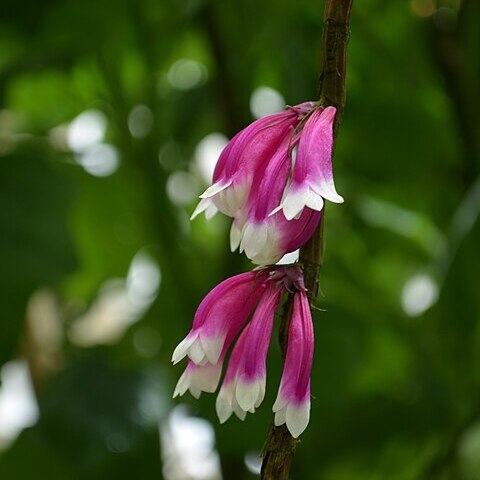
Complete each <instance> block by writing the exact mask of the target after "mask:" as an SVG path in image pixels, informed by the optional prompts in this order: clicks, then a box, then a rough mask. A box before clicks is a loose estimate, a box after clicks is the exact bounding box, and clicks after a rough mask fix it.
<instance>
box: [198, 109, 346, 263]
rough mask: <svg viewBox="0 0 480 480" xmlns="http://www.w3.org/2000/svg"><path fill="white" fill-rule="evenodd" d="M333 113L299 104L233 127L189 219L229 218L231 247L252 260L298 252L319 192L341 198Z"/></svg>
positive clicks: (315, 214)
mask: <svg viewBox="0 0 480 480" xmlns="http://www.w3.org/2000/svg"><path fill="white" fill-rule="evenodd" d="M334 117H335V108H333V107H327V108H326V109H323V108H321V107H318V105H315V104H314V103H313V102H306V103H302V104H300V105H297V106H294V107H289V108H287V109H286V110H285V111H283V112H281V113H277V114H274V115H270V116H268V117H264V118H261V119H259V120H256V121H255V122H253V123H252V124H251V125H249V126H248V127H246V128H245V129H244V130H242V131H240V132H239V133H238V134H237V135H235V137H234V138H233V139H232V140H231V141H230V142H229V144H228V145H227V146H226V147H225V149H224V150H223V152H222V154H221V155H220V158H219V159H218V162H217V165H216V168H215V171H214V174H213V184H212V186H211V187H209V188H208V189H207V190H206V191H205V192H204V193H203V194H202V195H201V196H200V197H201V201H200V203H199V204H198V206H197V208H196V209H195V211H194V212H193V215H192V219H193V218H194V217H196V216H197V215H198V214H199V213H201V212H205V215H206V217H207V219H209V218H211V217H212V216H213V215H215V213H216V212H217V211H220V212H222V213H224V214H225V215H227V216H229V217H232V218H233V222H232V226H231V230H230V247H231V250H232V251H235V250H236V249H237V248H240V251H241V252H242V251H245V254H246V255H247V257H248V258H250V260H252V261H253V262H254V263H256V264H259V265H268V264H272V263H275V262H277V261H278V260H279V259H280V258H281V257H282V256H283V255H285V254H286V253H289V252H292V251H294V250H297V249H298V248H299V247H301V246H302V245H303V244H305V243H306V241H307V240H308V238H309V237H310V236H311V234H312V233H313V231H314V230H315V228H316V226H317V225H318V222H319V219H320V212H321V210H322V208H323V198H326V199H328V200H330V201H333V202H342V201H343V199H342V197H340V196H339V195H338V194H337V193H336V191H335V187H334V184H333V177H332V161H331V153H332V143H333V127H332V125H333V119H334ZM293 152H297V155H296V159H295V161H293V155H292V153H293Z"/></svg>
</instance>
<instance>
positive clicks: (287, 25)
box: [0, 0, 480, 480]
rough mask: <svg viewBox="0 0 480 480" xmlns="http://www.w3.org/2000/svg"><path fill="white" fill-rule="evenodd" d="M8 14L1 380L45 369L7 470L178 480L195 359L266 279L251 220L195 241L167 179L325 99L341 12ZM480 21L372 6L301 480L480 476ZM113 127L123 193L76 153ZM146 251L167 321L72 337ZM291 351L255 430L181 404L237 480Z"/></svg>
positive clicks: (87, 1) (460, 8)
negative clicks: (208, 141)
mask: <svg viewBox="0 0 480 480" xmlns="http://www.w3.org/2000/svg"><path fill="white" fill-rule="evenodd" d="M0 9H1V10H0V12H1V13H0V109H1V111H0V272H1V274H0V307H1V310H0V363H1V364H4V363H6V362H9V361H11V360H12V359H15V358H24V359H26V360H28V362H29V366H30V370H31V373H32V377H33V381H34V385H35V392H36V395H37V398H38V403H39V407H40V418H39V421H38V422H37V423H36V424H35V425H34V426H33V427H31V428H28V429H26V430H24V431H23V432H22V433H21V435H20V436H19V437H18V439H17V440H16V441H15V442H14V443H13V444H11V445H10V446H9V447H8V448H6V447H5V446H4V449H3V451H0V476H1V478H2V479H3V478H5V479H8V480H27V479H28V480H31V479H33V478H35V479H52V480H53V479H55V480H56V479H60V480H70V479H72V480H73V479H75V480H76V479H87V478H88V479H92V480H95V479H102V480H103V479H118V480H121V479H129V480H130V479H132V478H142V479H153V478H156V479H159V478H163V474H162V468H163V467H162V457H161V453H160V443H159V434H158V424H159V423H162V422H165V421H166V419H167V417H168V414H169V412H170V411H171V409H172V408H173V407H174V406H175V403H176V402H175V401H172V400H171V393H172V391H173V387H174V385H175V382H176V379H177V378H178V376H179V375H180V373H181V371H182V368H183V367H181V366H176V367H172V366H171V365H170V362H169V360H170V355H171V352H172V350H173V348H174V346H175V345H176V343H178V342H179V341H180V340H181V338H183V336H184V335H185V333H186V332H187V331H188V329H189V326H190V324H191V320H192V316H193V313H194V311H195V308H196V306H197V305H198V303H199V302H200V300H201V299H202V297H203V296H204V295H205V294H206V292H208V291H209V290H210V289H211V288H213V286H214V285H216V284H217V283H218V282H220V281H221V280H222V279H224V278H225V277H227V276H229V275H232V274H234V273H239V272H241V271H244V270H246V269H248V268H250V266H249V264H248V262H247V261H246V260H245V259H243V258H242V257H241V256H239V255H238V254H231V253H230V252H229V249H228V221H227V220H226V219H224V218H220V217H218V218H215V219H214V220H213V221H212V223H211V224H210V225H209V224H207V223H206V222H205V220H204V219H203V218H200V219H197V220H195V221H194V222H193V223H192V224H191V225H190V224H189V221H188V216H189V214H190V213H191V212H192V210H193V208H194V204H195V201H192V202H191V203H188V205H181V206H179V205H177V204H175V203H172V202H171V201H170V199H169V196H168V195H167V193H166V183H167V180H168V178H169V177H170V175H171V174H172V173H173V172H177V171H179V170H181V171H185V172H191V173H192V174H193V175H194V176H195V175H196V176H197V178H199V177H198V172H197V171H196V169H195V167H194V160H193V158H194V152H195V147H196V146H197V144H198V143H199V142H200V141H201V140H202V138H204V137H205V136H206V135H208V134H210V133H212V132H221V133H223V134H225V135H227V136H231V135H232V134H233V133H234V132H235V131H237V130H238V129H240V128H242V127H243V126H245V125H246V124H247V123H248V122H250V121H252V119H253V118H252V116H251V113H250V110H249V100H250V96H251V94H252V92H253V91H254V89H255V88H257V87H259V86H262V85H266V86H269V87H272V88H274V89H276V90H278V91H279V92H281V94H282V95H283V97H284V98H285V101H286V102H287V103H288V104H295V103H299V102H302V101H305V100H309V99H314V98H315V91H316V80H317V75H318V65H319V44H320V38H321V29H322V12H323V2H322V1H316V0H295V1H286V0H265V1H258V0H247V1H242V0H237V1H231V0H227V1H217V2H214V1H210V2H209V1H201V0H144V1H134V0H97V1H93V0H84V1H78V0H42V1H36V0H35V1H34V0H31V1H19V0H2V2H1V6H0ZM479 22H480V3H479V2H477V1H476V0H464V1H463V2H461V1H460V0H449V1H447V0H444V1H440V2H439V3H438V4H437V2H436V1H434V0H412V1H406V0H405V1H402V0H390V1H385V0H363V1H360V0H357V1H356V2H355V5H354V11H353V16H352V21H351V39H350V44H349V58H348V69H347V70H348V81H347V97H348V98H347V107H346V110H345V115H344V121H343V124H342V127H341V131H340V135H339V137H338V146H337V151H336V155H335V160H334V161H335V175H336V185H337V189H338V191H339V192H340V193H341V194H342V195H343V196H344V197H345V199H346V201H345V203H344V204H343V205H330V204H329V205H327V216H326V226H325V232H326V233H325V234H326V253H325V265H324V270H323V272H322V278H321V288H322V292H323V297H322V299H321V301H320V304H319V307H320V310H319V311H318V312H316V313H315V319H314V320H315V330H316V354H315V360H314V368H313V373H312V395H313V396H314V399H313V400H312V416H311V422H310V425H309V428H308V429H307V431H306V432H305V434H304V435H303V436H302V437H301V444H300V446H299V448H298V451H297V454H296V456H295V462H294V466H293V469H292V478H294V479H302V480H303V479H324V480H350V479H352V480H364V479H365V480H367V479H368V480H379V479H389V480H397V479H398V480H400V479H405V480H410V479H419V480H423V479H452V480H455V479H459V480H477V479H480V460H479V459H480V370H479V368H480V364H479V360H480V358H479V352H480V350H479V348H480V328H479V327H480V281H479V278H478V275H479V272H480V256H479V253H478V252H479V245H480V241H479V240H480V222H479V221H478V214H479V210H480V183H479V173H480V113H479V112H480V95H479V92H478V89H479V85H480V75H479V69H480V34H479V30H478V28H479V27H478V25H479ZM182 58H187V59H191V60H194V61H196V62H199V63H201V64H203V65H204V66H205V68H206V71H207V72H208V76H207V78H206V79H205V81H204V82H201V83H200V84H198V85H196V86H194V88H191V89H188V90H181V89H178V88H175V87H174V86H172V85H171V84H170V83H169V82H168V72H169V69H170V67H171V66H172V64H174V62H176V61H177V60H179V59H182ZM136 105H145V106H147V107H148V108H149V109H150V111H151V112H152V114H153V125H152V128H151V130H150V131H149V132H148V134H146V136H143V137H142V138H134V137H132V135H131V133H130V130H129V127H128V117H129V114H130V113H131V111H132V109H133V108H134V107H135V106H136ZM89 109H96V110H99V111H101V112H103V113H104V115H105V117H106V119H107V130H106V139H105V141H106V142H108V143H109V144H111V145H114V146H115V148H116V149H117V151H118V154H119V161H120V164H119V168H118V170H116V171H115V172H114V173H113V174H112V175H110V176H106V177H95V176H93V175H90V174H89V173H87V172H86V171H85V170H84V169H83V168H82V167H81V166H79V165H78V164H77V163H76V162H75V161H74V155H73V153H72V152H70V151H69V150H68V148H67V149H65V148H63V149H62V148H60V147H59V146H58V142H54V141H52V138H56V137H55V135H57V137H58V136H59V135H60V136H61V133H62V126H65V125H68V123H69V122H71V121H72V120H73V119H74V118H75V117H76V116H77V115H79V114H81V113H82V112H83V111H85V110H89ZM52 129H54V130H53V131H52ZM165 145H168V147H167V148H165ZM172 145H173V146H172ZM160 151H162V152H163V153H162V155H161V158H162V162H161V163H160V162H159V152H160ZM199 181H200V180H199ZM202 186H203V187H204V185H199V190H200V189H201V188H202ZM196 193H198V192H196ZM138 252H143V254H144V255H148V256H149V257H150V258H151V259H153V260H154V261H155V262H156V263H157V264H158V265H159V268H160V271H161V284H160V288H159V292H158V296H157V297H156V298H155V301H154V302H153V304H152V305H151V306H150V307H149V308H148V309H147V311H146V312H145V314H144V315H142V318H141V319H139V320H138V321H137V322H136V323H134V324H132V325H131V326H130V327H129V328H127V329H125V331H124V332H123V334H119V335H118V338H116V339H111V341H110V343H109V344H107V345H102V344H100V345H90V346H81V345H79V344H78V342H77V343H75V342H74V341H72V338H73V337H72V333H71V332H72V331H75V325H76V323H77V322H78V321H79V318H80V317H81V316H82V315H83V314H85V312H87V311H89V309H90V308H91V306H92V305H95V302H98V299H99V297H101V296H102V295H104V294H105V282H107V281H108V280H109V279H110V280H111V279H114V278H117V279H123V280H124V279H125V277H126V276H127V273H128V269H129V265H130V263H131V261H132V259H133V258H134V256H135V255H136V254H137V253H138ZM137 258H138V257H137ZM418 275H427V276H428V278H429V279H430V280H431V281H432V282H433V283H434V284H435V285H437V286H438V294H439V296H438V299H437V301H436V302H434V305H433V306H432V307H431V308H430V309H428V310H426V311H425V312H424V313H423V314H420V315H418V316H409V315H407V314H406V313H405V311H404V309H403V307H402V292H403V291H404V290H403V289H404V286H405V285H406V284H408V282H409V281H411V279H412V278H415V277H416V276H418ZM119 281H120V280H119ZM102 286H103V287H102ZM39 292H40V293H39ZM34 293H35V297H33V298H37V301H36V302H34V301H33V300H32V295H33V294H34ZM38 295H40V300H38ZM42 295H43V296H42ZM420 297H421V295H420ZM42 299H43V300H42ZM29 302H30V303H29ZM42 302H43V303H42ZM45 303H46V304H47V306H48V305H53V306H52V307H51V308H50V309H48V308H47V310H46V311H47V313H46V314H45V315H47V317H48V315H49V313H48V312H51V313H50V315H52V318H50V319H48V318H47V320H50V321H51V322H53V324H54V325H56V327H55V328H57V330H58V332H59V337H58V336H57V337H55V338H54V340H52V342H53V343H52V344H48V345H47V343H48V342H47V343H45V342H42V341H39V340H38V339H36V337H35V332H36V331H37V330H38V329H40V330H41V329H42V326H41V325H40V326H39V325H38V322H39V321H40V320H38V318H39V316H41V312H40V313H39V309H40V307H41V305H43V306H44V307H45ZM27 304H29V305H30V307H31V308H28V309H27ZM32 305H33V307H32ZM45 308H46V307H45ZM113 320H115V318H113ZM47 323H48V322H47ZM273 343H274V345H273V348H271V355H270V357H269V364H268V371H269V376H268V381H267V390H268V393H267V397H266V400H265V402H264V404H263V405H262V406H261V408H260V409H259V411H258V412H257V413H256V414H255V415H253V416H252V415H250V416H249V417H248V418H247V420H246V421H245V422H244V423H241V422H239V421H238V420H236V419H235V420H230V421H229V422H227V424H225V425H223V426H220V425H218V422H217V420H216V418H215V414H214V396H212V395H204V396H203V397H202V398H201V400H200V401H195V400H192V399H191V398H190V397H189V396H188V395H187V396H186V397H185V398H184V399H182V400H181V401H182V402H187V403H188V404H189V405H190V412H191V414H192V415H195V416H200V417H204V418H206V419H208V420H209V421H211V422H212V424H213V426H214V429H215V434H216V448H217V449H218V451H219V454H220V459H221V464H222V469H223V474H224V478H225V479H227V480H235V479H248V478H254V475H253V474H252V473H249V472H248V470H247V469H246V467H245V464H244V457H245V454H246V453H247V452H259V451H260V450H261V448H262V444H263V442H264V439H265V437H266V434H267V432H268V428H269V424H270V422H271V420H272V413H271V405H272V403H273V401H274V399H275V395H276V389H277V386H278V382H279V375H280V371H281V364H280V359H279V355H278V347H277V346H276V345H275V343H276V342H273ZM1 388H2V386H0V389H1ZM146 399H147V400H148V402H147V403H148V408H147V407H145V405H144V404H143V403H142V402H145V401H147V400H146ZM112 439H113V440H112ZM171 478H173V477H171ZM182 478H184V477H182ZM185 478H186V477H185ZM167 480H168V479H167Z"/></svg>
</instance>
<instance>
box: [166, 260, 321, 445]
mask: <svg viewBox="0 0 480 480" xmlns="http://www.w3.org/2000/svg"><path fill="white" fill-rule="evenodd" d="M287 291H290V292H292V291H293V292H294V294H293V311H292V318H291V321H290V326H289V332H288V347H287V354H286V359H285V366H284V370H283V375H282V380H281V383H280V389H279V392H278V396H277V400H276V402H275V404H274V405H273V411H274V412H275V424H276V425H277V426H278V425H282V424H286V425H287V428H288V430H289V431H290V433H291V434H292V436H293V437H298V436H299V435H300V434H301V433H302V432H303V431H304V430H305V428H306V426H307V424H308V421H309V418H310V370H311V366H312V358H313V325H312V317H311V314H310V308H309V304H308V299H307V295H306V291H305V287H304V285H303V275H302V272H301V270H300V269H299V268H297V267H270V268H266V269H262V270H259V271H253V272H248V273H242V274H240V275H236V276H235V277H232V278H229V279H227V280H225V281H224V282H222V283H221V284H220V285H218V286H217V287H215V288H214V289H213V290H212V291H211V292H210V293H209V294H208V295H207V296H206V297H205V299H204V300H203V301H202V303H201V304H200V306H199V307H198V310H197V312H196V314H195V318H194V321H193V327H192V330H191V331H190V333H189V334H188V335H187V336H186V337H185V339H184V340H183V341H182V342H180V344H179V345H178V347H177V348H176V349H175V351H174V353H173V357H172V361H173V362H174V363H177V362H179V361H180V360H182V359H183V358H185V357H188V359H189V361H188V365H187V368H186V370H185V372H184V373H183V375H182V376H181V377H180V379H179V381H178V383H177V387H176V389H175V393H174V396H177V395H183V394H184V393H185V392H186V391H187V390H189V391H190V392H191V393H192V395H194V396H195V397H197V398H198V397H199V396H200V394H201V392H202V391H205V392H214V391H215V390H216V389H217V386H218V384H219V381H220V376H221V372H222V366H223V362H224V360H225V356H226V354H227V352H228V350H229V349H230V347H231V346H232V344H233V342H234V340H235V338H237V336H238V339H237V341H236V343H235V345H234V347H233V349H232V352H231V355H230V359H229V362H228V368H227V371H226V374H225V377H224V379H223V384H222V386H221V388H220V392H219V394H218V397H217V402H216V409H217V415H218V417H219V419H220V422H222V423H223V422H225V421H226V420H228V418H230V416H231V415H232V413H235V415H237V417H239V418H240V419H242V420H243V419H244V418H245V416H246V414H247V412H251V413H253V412H254V411H255V409H256V408H257V407H258V406H259V405H260V404H261V403H262V401H263V398H264V396H265V382H266V373H267V371H266V358H267V351H268V346H269V343H270V338H271V334H272V328H273V321H274V318H275V312H276V310H277V308H278V306H279V304H280V301H281V298H282V296H283V294H284V293H285V292H287ZM250 317H251V318H250ZM240 332H241V333H240Z"/></svg>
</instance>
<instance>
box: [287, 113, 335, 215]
mask: <svg viewBox="0 0 480 480" xmlns="http://www.w3.org/2000/svg"><path fill="white" fill-rule="evenodd" d="M335 112H336V109H335V107H327V108H325V110H322V109H318V110H316V111H314V112H313V113H312V115H311V116H310V117H309V119H308V120H307V122H306V123H305V126H304V127H303V131H302V135H301V137H300V141H299V144H298V151H297V157H296V160H295V167H294V169H293V174H292V181H291V184H290V186H289V188H288V190H287V194H286V195H285V198H284V200H283V202H282V204H281V208H282V210H283V212H284V214H285V217H286V218H287V219H288V220H291V219H292V218H295V217H297V215H299V214H300V213H301V212H302V210H303V209H304V207H310V208H312V209H313V210H318V211H320V210H322V208H323V199H324V198H326V199H327V200H330V201H331V202H334V203H342V202H343V198H342V197H341V196H340V195H339V194H338V193H337V191H336V190H335V185H334V183H333V172H332V145H333V121H334V119H335Z"/></svg>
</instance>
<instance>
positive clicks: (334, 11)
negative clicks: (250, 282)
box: [261, 0, 353, 480]
mask: <svg viewBox="0 0 480 480" xmlns="http://www.w3.org/2000/svg"><path fill="white" fill-rule="evenodd" d="M352 4H353V0H326V4H325V11H324V16H323V33H322V45H321V63H320V76H319V82H318V98H319V104H320V105H321V106H323V107H327V106H334V107H335V108H336V109H337V114H336V116H335V123H334V131H333V133H334V140H335V139H336V138H337V134H338V129H339V126H340V122H341V118H342V114H343V109H344V107H345V97H346V95H345V92H346V90H345V78H346V54H347V43H348V38H349V32H350V30H349V25H350V14H351V10H352ZM334 146H335V142H334ZM324 218H325V206H324V208H323V214H322V216H321V219H320V223H319V225H318V227H317V229H316V231H315V233H314V234H313V235H312V237H311V238H310V240H309V241H308V242H307V243H306V244H305V245H304V246H303V247H302V248H301V249H300V266H301V267H302V269H303V274H304V279H305V287H306V289H307V292H308V297H309V301H310V305H311V307H314V306H315V305H316V302H317V299H318V294H319V279H320V271H321V269H322V264H323V243H324V241H323V231H324ZM291 314H292V297H291V296H290V297H289V298H288V300H287V302H286V304H285V307H284V311H283V316H282V320H281V323H280V331H279V341H280V348H281V352H282V357H283V359H285V354H286V349H287V340H288V328H289V325H290V318H291ZM297 442H298V440H296V439H294V438H293V437H292V436H291V435H290V433H289V431H288V430H287V428H286V426H285V425H281V426H280V427H276V426H275V425H272V427H271V429H270V433H269V434H268V437H267V440H266V442H265V446H264V449H263V463H262V470H261V479H262V480H288V476H289V472H290V466H291V464H292V460H293V454H294V451H295V446H296V444H297Z"/></svg>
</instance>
